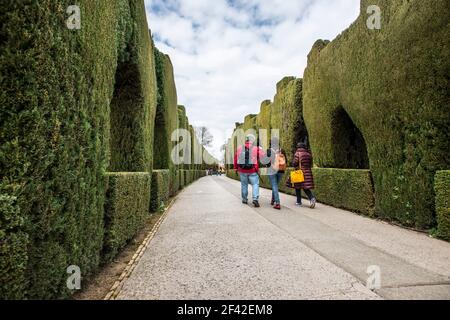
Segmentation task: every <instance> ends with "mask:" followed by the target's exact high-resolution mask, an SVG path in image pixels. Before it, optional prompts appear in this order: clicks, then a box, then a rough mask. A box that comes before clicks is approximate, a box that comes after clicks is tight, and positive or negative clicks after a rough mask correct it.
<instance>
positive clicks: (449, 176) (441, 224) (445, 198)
mask: <svg viewBox="0 0 450 320" xmlns="http://www.w3.org/2000/svg"><path fill="white" fill-rule="evenodd" d="M434 191H435V193H436V215H437V225H438V228H437V235H438V236H439V237H440V238H442V239H445V240H447V241H450V170H444V171H438V172H436V176H435V179H434Z"/></svg>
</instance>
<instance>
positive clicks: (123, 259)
mask: <svg viewBox="0 0 450 320" xmlns="http://www.w3.org/2000/svg"><path fill="white" fill-rule="evenodd" d="M161 215H162V213H155V214H152V215H151V216H150V217H149V218H148V220H147V221H146V223H145V227H144V228H143V229H142V230H141V232H139V234H138V235H137V236H136V237H135V238H134V239H133V240H131V241H130V243H129V244H128V245H127V246H126V247H125V248H124V249H123V250H122V251H121V252H120V253H119V254H118V255H117V257H116V258H115V259H114V261H112V262H111V263H108V264H106V265H104V266H102V267H101V270H100V271H99V272H98V273H97V274H95V275H93V276H90V277H88V278H85V279H83V282H82V290H81V291H80V292H78V293H76V294H75V295H74V296H73V297H72V299H74V300H103V299H104V298H105V296H106V295H107V294H108V293H109V291H110V289H111V287H112V286H113V284H114V283H115V282H116V281H117V280H118V279H119V277H120V275H121V274H122V272H123V271H124V269H125V268H126V266H127V265H128V263H129V262H130V261H131V259H132V258H133V255H134V254H135V252H136V250H137V249H138V248H139V246H140V245H141V243H142V242H143V241H144V239H145V237H146V236H147V235H148V234H149V233H150V231H151V230H152V228H153V226H154V225H155V224H156V223H157V222H158V220H159V218H160V217H161Z"/></svg>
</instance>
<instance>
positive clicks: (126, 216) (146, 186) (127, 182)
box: [102, 172, 152, 262]
mask: <svg viewBox="0 0 450 320" xmlns="http://www.w3.org/2000/svg"><path fill="white" fill-rule="evenodd" d="M106 177H107V185H108V187H107V192H106V202H105V218H104V223H105V225H104V228H105V230H104V232H105V236H104V240H103V252H102V261H103V262H108V261H111V260H112V259H113V258H114V257H115V256H116V255H117V253H119V251H120V249H122V248H123V247H124V246H125V245H126V244H127V243H128V241H130V240H131V239H133V237H134V236H135V235H136V234H137V233H138V232H139V231H140V230H141V229H142V227H143V226H144V223H145V221H146V218H147V217H148V216H149V205H150V202H149V199H150V189H151V187H152V184H151V181H152V179H151V175H150V174H149V173H139V172H133V173H108V174H107V176H106Z"/></svg>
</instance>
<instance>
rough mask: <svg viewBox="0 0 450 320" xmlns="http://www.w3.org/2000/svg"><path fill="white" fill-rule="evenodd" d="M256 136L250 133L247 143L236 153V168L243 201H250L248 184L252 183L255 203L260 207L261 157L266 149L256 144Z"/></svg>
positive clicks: (256, 206) (245, 202) (244, 202)
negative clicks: (259, 173)
mask: <svg viewBox="0 0 450 320" xmlns="http://www.w3.org/2000/svg"><path fill="white" fill-rule="evenodd" d="M255 141H256V138H255V136H254V135H252V134H250V135H248V136H246V138H245V144H244V145H243V146H239V147H238V149H237V151H236V154H235V155H234V169H235V170H236V171H237V172H238V173H239V177H240V180H241V195H242V203H243V204H247V203H248V185H249V184H251V185H252V195H253V205H254V206H255V208H259V207H260V205H259V175H258V171H259V159H261V158H262V157H264V156H265V155H264V151H263V150H262V149H261V148H260V147H258V146H257V145H255Z"/></svg>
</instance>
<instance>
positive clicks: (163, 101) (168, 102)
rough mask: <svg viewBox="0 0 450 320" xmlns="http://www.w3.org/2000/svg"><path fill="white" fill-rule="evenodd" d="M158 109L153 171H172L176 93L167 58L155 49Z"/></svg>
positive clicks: (171, 67)
mask: <svg viewBox="0 0 450 320" xmlns="http://www.w3.org/2000/svg"><path fill="white" fill-rule="evenodd" d="M155 61H156V76H157V83H158V107H157V111H156V117H155V139H154V147H155V150H154V154H153V157H154V166H153V168H154V169H172V168H173V163H172V161H171V151H172V141H171V135H172V132H173V131H174V130H176V129H177V121H178V114H177V108H178V104H177V91H176V86H175V77H174V74H173V66H172V62H171V61H170V58H169V56H167V55H165V54H163V53H161V52H160V51H159V50H158V49H155Z"/></svg>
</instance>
